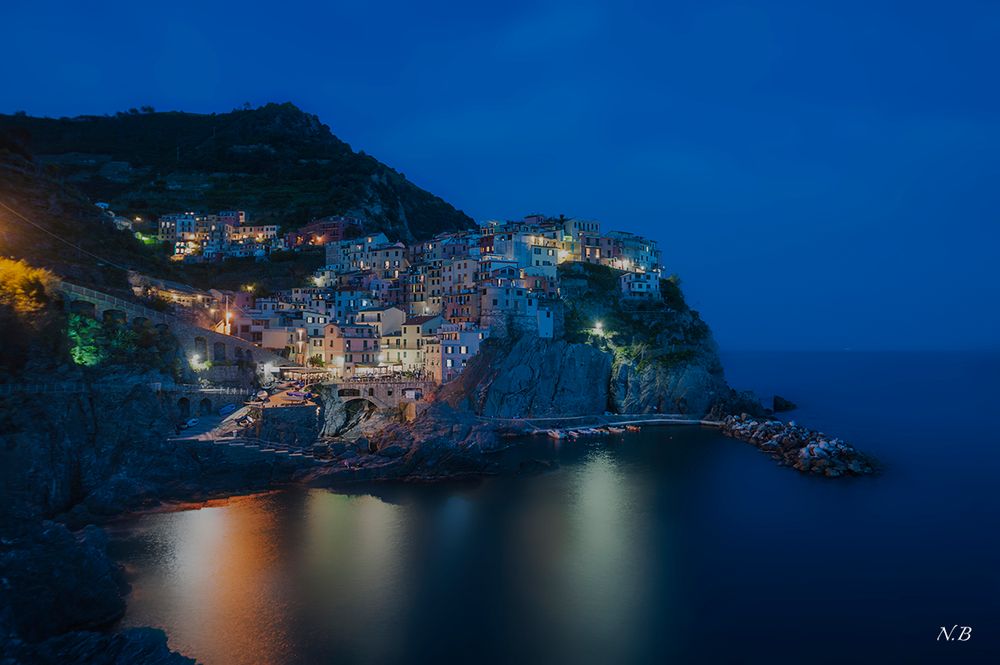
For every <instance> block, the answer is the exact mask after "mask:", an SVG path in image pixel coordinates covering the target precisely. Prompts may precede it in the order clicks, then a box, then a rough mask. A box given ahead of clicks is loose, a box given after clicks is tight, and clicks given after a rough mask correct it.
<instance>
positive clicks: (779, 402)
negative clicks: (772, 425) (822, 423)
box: [771, 395, 799, 413]
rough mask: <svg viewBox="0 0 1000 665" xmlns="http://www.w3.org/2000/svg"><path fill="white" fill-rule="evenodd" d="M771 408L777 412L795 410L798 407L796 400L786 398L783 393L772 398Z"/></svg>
mask: <svg viewBox="0 0 1000 665" xmlns="http://www.w3.org/2000/svg"><path fill="white" fill-rule="evenodd" d="M771 408H772V409H773V410H774V412H775V413H781V412H782V411H793V410H795V409H797V408H799V407H798V406H796V404H795V402H792V401H790V400H787V399H785V398H784V397H782V396H781V395H775V396H774V398H773V399H772V400H771Z"/></svg>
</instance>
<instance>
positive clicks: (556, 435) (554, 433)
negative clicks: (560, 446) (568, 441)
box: [548, 429, 566, 439]
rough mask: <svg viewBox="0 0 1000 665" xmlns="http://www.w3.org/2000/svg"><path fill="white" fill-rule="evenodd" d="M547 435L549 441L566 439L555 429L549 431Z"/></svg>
mask: <svg viewBox="0 0 1000 665" xmlns="http://www.w3.org/2000/svg"><path fill="white" fill-rule="evenodd" d="M548 435H549V438H550V439H563V438H565V437H566V435H565V434H563V433H562V432H561V431H559V430H557V429H550V430H549V431H548Z"/></svg>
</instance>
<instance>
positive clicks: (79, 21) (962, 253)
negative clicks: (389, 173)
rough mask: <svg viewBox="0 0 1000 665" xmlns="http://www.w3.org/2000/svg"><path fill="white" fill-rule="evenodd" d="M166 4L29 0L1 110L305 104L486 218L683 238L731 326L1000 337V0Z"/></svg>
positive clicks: (959, 341) (736, 330)
mask: <svg viewBox="0 0 1000 665" xmlns="http://www.w3.org/2000/svg"><path fill="white" fill-rule="evenodd" d="M154 4H156V3H135V2H129V3H121V2H103V3H86V4H85V3H68V2H66V3H46V2H37V1H35V2H24V1H22V0H7V2H5V3H3V6H2V7H0V23H2V24H4V25H6V26H7V28H8V29H7V31H5V37H4V39H3V40H2V41H0V56H2V58H0V62H3V63H4V65H3V68H2V69H0V81H2V83H3V85H0V111H2V112H13V111H16V110H26V111H28V112H29V113H32V114H41V115H52V116H61V115H76V114H81V113H111V112H114V111H117V110H122V109H127V108H129V107H133V106H139V105H143V104H150V105H153V106H155V107H156V108H157V109H160V110H166V109H178V110H188V111H201V112H210V111H225V110H229V109H232V108H234V107H236V106H238V105H240V104H242V103H243V102H250V103H251V104H254V105H257V104H261V103H265V102H267V101H292V102H294V103H295V104H297V105H298V106H299V107H301V108H303V109H305V110H307V111H310V112H313V113H316V114H317V115H319V116H320V118H321V119H322V120H323V121H324V122H325V123H326V124H328V125H330V127H331V128H332V129H333V131H334V133H336V134H337V135H338V136H340V137H341V138H342V139H344V140H346V141H348V142H349V143H350V144H351V145H352V146H353V147H354V148H355V149H363V150H365V151H366V152H368V153H370V154H373V155H375V156H377V157H378V158H380V159H381V160H383V161H385V162H386V163H388V164H390V165H392V166H394V167H396V168H397V169H399V170H400V171H403V172H404V173H406V174H407V176H408V177H410V178H411V179H412V180H413V181H415V182H416V183H417V184H419V185H421V186H423V187H425V188H427V189H429V190H431V191H433V192H434V193H436V194H439V195H441V196H443V197H444V198H446V199H447V200H449V201H450V202H452V203H453V204H455V205H456V206H457V207H459V208H462V209H463V210H465V211H466V212H467V213H469V214H470V215H472V216H473V217H475V218H477V219H479V220H485V219H490V218H511V217H517V216H520V215H522V214H524V213H527V212H532V211H543V212H548V213H553V214H558V213H565V214H567V215H575V216H581V217H590V218H597V219H600V220H602V221H603V222H604V223H605V224H606V225H607V226H609V227H615V228H623V229H628V230H634V231H638V232H641V233H645V234H648V235H650V236H652V237H654V238H656V239H657V240H659V241H660V243H661V246H662V248H663V254H664V259H665V263H666V265H667V270H668V271H669V272H676V273H678V274H680V275H681V277H682V279H683V283H684V288H685V291H686V292H687V294H688V298H689V300H690V301H691V303H692V304H693V305H694V306H695V307H696V308H697V309H699V310H700V311H701V312H702V313H703V315H704V316H705V318H706V319H707V320H708V322H709V323H710V324H711V325H712V327H713V329H714V330H715V333H716V337H717V339H718V340H719V342H720V345H721V346H722V347H723V348H724V349H761V348H764V349H842V348H852V349H938V348H941V349H944V348H949V349H967V348H975V349H981V348H994V349H995V348H998V347H1000V314H998V311H997V303H998V302H1000V278H998V277H997V275H996V272H995V266H996V265H997V263H998V259H1000V250H998V241H1000V219H998V217H1000V187H998V186H997V183H998V182H1000V86H997V84H996V67H997V63H998V62H1000V40H998V39H997V38H996V36H997V35H998V34H1000V4H998V3H991V2H982V3H974V2H966V3H963V2H958V3H949V4H947V5H944V4H940V3H921V2H899V3H879V2H858V3H852V2H830V3H825V2H809V3H802V2H754V3H729V2H726V3H719V2H712V1H704V2H683V3H669V2H667V3H664V2H654V3H641V2H639V3H630V2H603V3H596V2H589V1H588V0H581V1H576V2H540V3H527V2H517V1H515V2H507V3H490V4H491V5H492V6H489V5H487V4H486V3H454V4H452V3H440V2H423V3H395V2H391V1H387V2H381V3H343V4H341V3H316V4H315V5H314V6H308V5H306V4H302V3H289V4H287V5H275V4H274V3H255V2H242V3H232V4H229V3H205V2H199V3H191V2H172V3H164V4H163V5H161V6H153V5H154ZM98 5H100V6H98ZM234 203H237V202H234Z"/></svg>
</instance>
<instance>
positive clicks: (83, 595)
mask: <svg viewBox="0 0 1000 665" xmlns="http://www.w3.org/2000/svg"><path fill="white" fill-rule="evenodd" d="M106 548H107V541H106V537H105V535H104V532H103V531H102V530H101V529H99V528H97V527H94V526H90V527H87V528H86V529H84V530H83V531H82V532H80V533H79V534H77V535H74V534H73V533H71V532H70V531H69V530H68V529H67V528H66V527H65V526H63V525H61V524H56V523H53V522H43V523H40V524H37V525H36V524H32V525H30V526H28V525H25V524H21V525H19V526H18V527H17V528H10V527H8V528H5V529H3V530H2V531H0V581H2V584H0V661H2V662H3V663H5V664H7V663H10V664H11V665H13V664H14V663H97V662H100V663H122V664H125V663H136V664H139V665H146V664H148V665H154V664H163V665H180V664H182V663H191V662H194V661H191V660H189V659H187V658H184V657H183V656H180V655H178V654H176V653H173V652H171V651H170V650H169V649H168V648H167V640H166V635H165V634H164V633H163V632H162V631H159V630H153V629H148V628H143V629H133V630H128V631H125V632H123V633H118V634H112V633H106V632H102V631H101V629H103V628H105V627H107V626H109V625H111V624H112V623H113V622H115V621H117V620H118V619H119V618H121V616H122V614H123V613H124V611H125V602H124V598H123V595H124V594H125V593H126V592H127V591H128V585H127V584H126V582H125V579H124V576H123V575H122V572H121V569H120V567H119V566H118V565H117V564H116V563H115V562H114V561H112V560H111V559H110V558H109V557H108V554H107V549H106Z"/></svg>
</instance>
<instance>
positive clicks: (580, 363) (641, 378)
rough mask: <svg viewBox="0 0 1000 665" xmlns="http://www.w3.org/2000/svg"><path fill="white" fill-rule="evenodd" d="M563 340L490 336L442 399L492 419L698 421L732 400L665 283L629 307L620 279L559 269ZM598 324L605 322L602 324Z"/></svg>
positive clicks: (703, 329)
mask: <svg viewBox="0 0 1000 665" xmlns="http://www.w3.org/2000/svg"><path fill="white" fill-rule="evenodd" d="M560 278H561V283H562V295H563V299H564V304H565V307H566V315H565V320H566V334H565V338H563V339H557V340H548V339H540V338H537V337H530V336H525V337H522V338H520V339H517V340H514V341H510V340H507V341H499V340H491V341H490V342H488V343H486V344H485V345H484V347H483V350H482V351H481V353H480V355H479V356H477V357H476V358H474V359H473V360H472V362H471V363H470V365H469V367H468V368H467V369H466V371H465V372H464V373H463V374H462V375H460V377H459V378H458V379H456V380H455V381H454V382H452V383H450V384H448V385H446V386H445V387H444V388H442V390H441V392H440V394H439V397H440V398H441V399H442V400H444V401H446V402H448V403H449V404H450V405H452V406H453V407H456V408H464V409H468V410H471V411H472V412H474V413H476V414H478V415H481V416H487V417H492V418H515V417H525V416H534V417H544V416H556V415H562V416H572V415H584V414H588V415H592V414H600V413H604V412H605V411H612V412H615V413H685V414H691V415H694V416H701V415H702V414H704V413H706V412H707V411H708V410H709V409H710V408H711V406H712V405H713V404H715V403H717V402H719V401H720V400H723V399H727V398H728V397H729V395H730V394H731V391H730V389H729V387H728V386H727V385H726V381H725V376H724V374H723V371H722V364H721V362H720V361H719V356H718V352H717V350H716V345H715V342H714V340H713V339H712V334H711V331H709V329H708V326H707V325H705V323H704V322H703V321H702V320H701V318H700V317H699V316H698V314H697V312H694V311H693V310H691V309H689V308H688V307H687V305H686V304H685V303H684V300H683V297H682V296H681V294H680V290H679V289H678V288H677V287H676V284H674V283H672V282H670V281H668V280H664V294H663V297H662V298H660V299H657V300H641V301H634V302H628V301H623V300H622V299H621V297H620V295H619V292H618V288H617V273H615V272H614V271H612V270H611V269H609V268H604V267H602V266H593V265H586V264H563V265H562V266H560ZM598 324H599V325H598Z"/></svg>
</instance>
